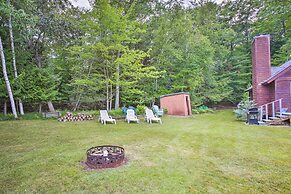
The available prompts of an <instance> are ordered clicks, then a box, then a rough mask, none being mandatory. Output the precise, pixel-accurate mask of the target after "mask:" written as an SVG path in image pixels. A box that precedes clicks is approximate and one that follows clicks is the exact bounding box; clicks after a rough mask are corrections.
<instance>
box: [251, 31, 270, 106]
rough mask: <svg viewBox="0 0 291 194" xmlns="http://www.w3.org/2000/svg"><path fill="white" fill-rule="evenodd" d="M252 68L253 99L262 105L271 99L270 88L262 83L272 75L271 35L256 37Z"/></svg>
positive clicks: (253, 47)
mask: <svg viewBox="0 0 291 194" xmlns="http://www.w3.org/2000/svg"><path fill="white" fill-rule="evenodd" d="M252 69H253V74H252V85H253V100H254V101H255V103H256V104H257V105H258V106H260V105H263V104H266V103H268V102H270V101H271V95H270V89H269V88H268V87H267V86H264V85H262V84H261V83H262V82H263V81H264V80H266V79H268V78H269V77H270V76H271V56H270V35H260V36H256V37H255V38H254V40H253V44H252Z"/></svg>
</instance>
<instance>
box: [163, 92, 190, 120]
mask: <svg viewBox="0 0 291 194" xmlns="http://www.w3.org/2000/svg"><path fill="white" fill-rule="evenodd" d="M160 105H161V108H163V109H167V111H168V113H167V114H169V115H177V116H191V115H192V109H191V102H190V95H189V93H188V92H179V93H174V94H166V95H163V96H160Z"/></svg>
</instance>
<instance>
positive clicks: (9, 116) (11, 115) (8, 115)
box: [0, 114, 15, 121]
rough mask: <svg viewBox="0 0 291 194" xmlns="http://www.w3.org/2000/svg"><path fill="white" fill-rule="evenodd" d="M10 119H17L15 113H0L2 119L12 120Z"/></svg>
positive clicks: (0, 119)
mask: <svg viewBox="0 0 291 194" xmlns="http://www.w3.org/2000/svg"><path fill="white" fill-rule="evenodd" d="M10 120H15V118H14V115H13V114H6V115H4V114H0V121H10Z"/></svg>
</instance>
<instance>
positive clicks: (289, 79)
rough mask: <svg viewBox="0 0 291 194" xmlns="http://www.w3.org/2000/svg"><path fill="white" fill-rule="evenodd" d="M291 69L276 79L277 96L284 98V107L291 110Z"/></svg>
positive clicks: (277, 97)
mask: <svg viewBox="0 0 291 194" xmlns="http://www.w3.org/2000/svg"><path fill="white" fill-rule="evenodd" d="M290 84H291V70H289V71H288V72H286V73H284V74H283V75H282V76H280V77H279V78H278V79H276V80H275V98H276V100H278V99H280V98H283V101H282V107H283V108H288V112H291V91H290V90H291V86H290Z"/></svg>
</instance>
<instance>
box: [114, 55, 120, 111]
mask: <svg viewBox="0 0 291 194" xmlns="http://www.w3.org/2000/svg"><path fill="white" fill-rule="evenodd" d="M119 55H120V51H118V52H117V59H118V58H119ZM119 78H120V66H119V64H117V66H116V88H115V110H116V109H118V108H119V95H120V85H119V84H120V83H119Z"/></svg>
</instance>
